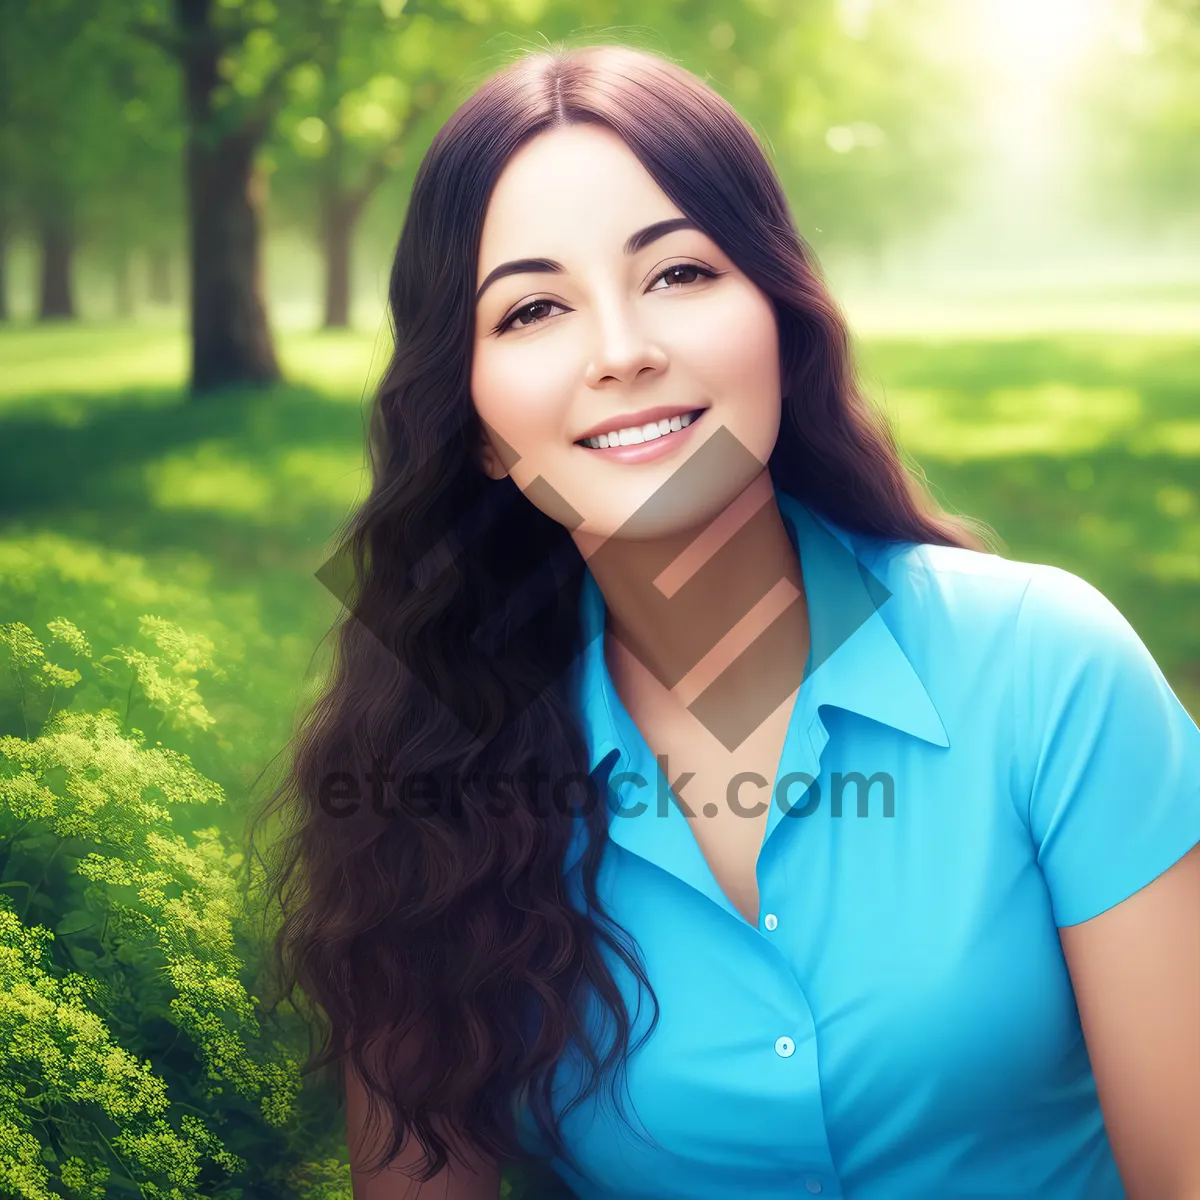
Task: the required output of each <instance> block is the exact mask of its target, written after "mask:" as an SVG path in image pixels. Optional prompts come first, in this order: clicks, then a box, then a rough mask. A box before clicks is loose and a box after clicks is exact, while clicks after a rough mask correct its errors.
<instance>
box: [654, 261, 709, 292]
mask: <svg viewBox="0 0 1200 1200" xmlns="http://www.w3.org/2000/svg"><path fill="white" fill-rule="evenodd" d="M677 271H682V272H683V273H684V275H686V274H687V273H688V272H689V271H694V272H695V273H696V274H697V275H699V276H701V277H702V278H704V279H715V278H716V277H717V273H716V272H715V271H710V270H708V268H707V267H700V266H697V265H696V264H695V263H674V264H673V265H672V266H669V267H667V268H666V270H664V271H661V272H659V274H657V275H656V276H655V277H654V282H655V283H657V282H658V281H659V280H660V279H666V280H667V282H668V284H670V283H671V282H672V279H671V277H672V276H674V280H673V282H674V285H675V286H676V287H682V286H683V285H684V284H686V283H694V282H695V280H694V279H680V278H678V276H677V275H676V272H677ZM650 290H651V291H654V290H655V289H654V288H651V289H650Z"/></svg>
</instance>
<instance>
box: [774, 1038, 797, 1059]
mask: <svg viewBox="0 0 1200 1200" xmlns="http://www.w3.org/2000/svg"><path fill="white" fill-rule="evenodd" d="M775 1053H776V1054H778V1055H779V1057H780V1058H791V1057H792V1055H793V1054H795V1053H796V1043H795V1042H793V1041H792V1039H791V1038H790V1037H781V1038H776V1039H775Z"/></svg>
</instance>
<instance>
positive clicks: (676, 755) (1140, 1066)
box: [280, 46, 1200, 1200]
mask: <svg viewBox="0 0 1200 1200" xmlns="http://www.w3.org/2000/svg"><path fill="white" fill-rule="evenodd" d="M390 305H391V313H392V317H393V320H394V324H395V332H396V349H395V354H394V357H393V359H392V361H391V364H390V366H389V369H388V371H387V373H386V375H385V377H384V380H383V382H382V384H381V386H380V389H379V395H378V400H377V404H376V406H375V409H374V414H373V424H372V437H371V448H372V462H373V468H374V483H373V488H372V491H371V494H370V496H369V497H368V499H367V500H366V502H365V503H364V504H363V506H362V508H361V510H360V511H358V513H357V514H356V516H355V518H354V521H353V525H352V527H351V528H350V530H349V532H348V533H347V535H346V539H345V543H344V547H345V550H346V552H347V554H348V555H349V556H350V557H351V560H352V562H353V567H354V579H355V586H354V588H353V591H352V595H351V596H349V597H348V598H347V605H348V607H349V609H350V612H351V615H352V618H353V619H348V620H346V621H345V623H344V624H343V625H342V626H341V629H340V640H339V643H338V655H337V660H336V663H335V667H334V672H333V677H332V680H331V682H330V685H329V687H328V690H327V691H326V692H325V694H324V695H323V696H322V697H321V699H320V701H319V702H318V703H317V704H316V706H315V708H314V710H313V712H312V713H311V714H310V716H309V718H308V720H307V722H306V723H305V725H304V727H303V729H302V731H301V735H300V742H299V749H298V753H297V755H296V758H295V765H294V774H293V777H292V778H291V780H290V781H289V787H288V788H287V789H285V794H286V795H288V796H289V797H290V798H291V801H292V803H293V805H294V813H295V816H296V819H297V822H298V824H297V825H296V827H295V829H294V830H293V832H292V834H291V836H290V837H289V838H288V839H287V840H286V841H284V842H282V843H280V846H281V853H282V855H283V863H284V864H285V867H286V874H287V875H294V877H295V878H296V879H297V880H298V881H300V882H301V883H302V885H303V886H302V887H300V888H296V889H292V890H291V891H290V893H289V896H288V897H285V899H287V900H288V902H289V903H290V907H291V911H290V913H289V914H288V920H287V923H286V924H285V926H284V928H283V932H282V936H281V947H282V949H283V951H284V953H285V955H286V957H287V959H288V961H289V962H290V963H291V964H292V965H293V966H294V970H295V974H296V978H297V979H298V980H299V981H300V983H301V984H302V985H303V988H304V990H305V991H306V993H307V994H308V995H310V996H311V997H313V999H315V1000H316V1001H317V1002H318V1004H319V1006H320V1008H321V1010H322V1011H323V1013H324V1014H326V1015H327V1017H328V1019H329V1024H330V1028H331V1034H330V1038H329V1041H328V1043H327V1049H326V1052H325V1054H324V1056H323V1058H322V1060H321V1061H323V1062H325V1063H328V1062H331V1061H335V1062H340V1063H342V1064H343V1065H344V1067H345V1077H346V1081H347V1100H348V1106H349V1107H348V1114H347V1119H348V1123H349V1128H348V1135H349V1138H350V1142H351V1156H352V1161H353V1163H354V1168H355V1182H356V1195H357V1196H360V1197H375V1198H383V1197H398V1196H402V1195H409V1196H411V1195H413V1194H420V1195H422V1196H432V1195H437V1196H458V1197H467V1196H471V1197H488V1198H489V1200H492V1198H494V1197H495V1196H497V1195H498V1194H499V1183H500V1170H501V1168H502V1167H503V1166H505V1165H506V1164H510V1163H514V1162H517V1161H527V1162H532V1161H540V1162H549V1163H550V1164H551V1166H552V1168H553V1170H554V1172H555V1173H556V1174H557V1175H558V1176H559V1177H561V1179H563V1180H565V1181H566V1182H567V1183H568V1184H569V1185H570V1186H571V1187H572V1188H573V1189H574V1190H575V1191H576V1193H577V1194H578V1195H579V1196H580V1197H582V1198H584V1200H601V1198H603V1200H616V1198H617V1197H681V1198H689V1200H695V1198H699V1197H729V1196H739V1197H740V1196H745V1197H762V1198H764V1200H765V1198H768V1197H769V1198H774V1197H785V1196H787V1197H795V1196H799V1195H810V1194H812V1195H815V1194H821V1195H823V1196H826V1197H830V1196H845V1197H847V1198H850V1200H898V1198H903V1197H918V1196H919V1197H930V1196H937V1197H966V1196H983V1195H988V1196H1024V1197H1028V1196H1039V1197H1041V1196H1047V1197H1056V1198H1063V1200H1068V1198H1070V1200H1084V1198H1086V1200H1105V1198H1109V1197H1119V1196H1123V1195H1126V1194H1128V1195H1132V1196H1135V1197H1148V1198H1149V1197H1155V1198H1163V1200H1166V1198H1167V1197H1178V1198H1179V1200H1183V1198H1184V1197H1195V1196H1200V1152H1198V1150H1197V1147H1200V1137H1196V1136H1195V1135H1196V1133H1197V1131H1198V1130H1200V1021H1197V1019H1196V1014H1197V1013H1198V1012H1200V861H1198V855H1200V849H1193V847H1196V844H1197V842H1200V791H1198V788H1200V730H1197V728H1196V726H1195V724H1194V723H1193V722H1192V720H1191V719H1190V718H1189V716H1188V715H1187V713H1186V712H1185V711H1184V709H1183V707H1182V706H1181V705H1180V703H1179V701H1178V700H1177V699H1176V698H1175V696H1174V694H1173V693H1172V691H1171V689H1170V687H1169V686H1168V685H1167V683H1166V681H1165V679H1164V678H1163V676H1162V674H1161V672H1160V671H1159V670H1158V668H1157V666H1156V665H1155V663H1154V661H1153V659H1152V658H1151V657H1150V655H1149V654H1148V652H1147V651H1146V649H1145V647H1144V646H1143V644H1142V643H1141V641H1140V640H1139V638H1138V637H1137V635H1136V634H1135V633H1134V631H1133V630H1132V629H1131V628H1130V626H1129V625H1128V624H1127V623H1126V621H1125V620H1124V619H1123V618H1122V617H1121V615H1120V614H1119V613H1118V612H1117V610H1116V609H1115V608H1114V607H1113V606H1112V605H1111V604H1110V603H1109V602H1108V601H1107V600H1106V599H1105V598H1104V597H1103V596H1102V595H1101V594H1100V593H1099V592H1097V591H1096V590H1095V589H1094V588H1092V587H1091V586H1090V585H1089V584H1087V583H1085V582H1084V581H1083V580H1082V579H1080V578H1078V577H1076V576H1074V575H1071V574H1069V573H1067V572H1065V571H1062V570H1059V569H1056V568H1054V567H1050V566H1044V565H1036V564H1029V563H1020V562H1013V561H1009V560H1007V559H1004V558H1002V557H999V556H997V555H996V554H994V553H990V552H988V550H987V546H986V544H985V543H984V542H983V540H982V539H981V537H980V536H979V535H978V533H977V532H976V531H975V530H976V527H975V526H974V525H973V523H971V522H968V521H966V520H963V519H955V518H952V517H950V516H947V515H945V514H943V513H941V512H939V511H938V510H937V508H936V507H935V506H934V505H933V504H932V503H931V502H930V500H929V498H928V497H927V495H926V494H925V493H924V491H923V489H922V488H921V487H920V486H919V485H918V483H917V482H916V481H915V480H914V479H913V478H912V477H911V476H910V475H909V474H908V473H907V471H906V470H905V469H904V467H903V466H902V464H901V462H900V459H899V457H898V453H897V450H896V448H895V446H894V444H893V442H892V440H891V438H890V436H889V434H888V432H887V429H886V426H885V424H884V423H883V422H882V421H881V419H880V418H879V417H877V416H876V415H875V413H874V411H873V410H872V408H871V407H870V405H869V404H868V403H867V401H866V400H865V399H864V398H863V396H862V394H861V393H860V391H859V390H858V386H857V384H856V381H855V378H854V372H853V367H852V362H851V355H850V348H849V341H848V336H847V332H846V327H845V325H844V322H843V320H842V318H841V316H840V314H839V312H838V310H837V308H836V306H835V304H834V303H833V301H832V300H831V299H830V297H829V295H828V293H827V291H826V289H825V287H824V285H823V283H822V281H821V278H820V276H819V274H818V269H817V267H816V266H815V264H814V262H813V260H812V257H811V254H810V252H809V250H808V248H807V246H806V245H805V243H804V242H803V240H802V239H801V237H800V236H799V234H798V233H797V232H796V230H795V228H794V225H793V223H792V220H791V217H790V215H789V212H788V209H787V206H786V202H785V199H784V197H783V194H782V192H781V190H780V187H779V184H778V182H777V180H776V178H775V176H774V174H773V173H772V170H771V168H770V167H769V165H768V163H767V160H766V159H765V157H764V155H763V152H762V150H761V149H760V147H759V145H758V143H757V142H756V140H755V138H754V136H753V135H752V133H751V132H750V131H749V130H748V128H747V127H746V125H745V124H744V123H743V122H742V121H741V120H740V119H739V118H738V117H737V116H736V114H735V113H734V112H733V110H732V109H731V108H730V107H729V106H728V105H727V104H726V103H725V102H724V101H723V100H722V99H720V98H719V97H718V96H717V95H716V94H715V93H714V92H712V91H711V90H709V89H708V88H707V87H706V86H705V85H704V84H702V83H701V82H700V81H699V80H697V79H696V78H695V77H694V76H692V75H690V74H689V73H687V72H686V71H684V70H682V69H681V68H679V67H677V66H675V65H674V64H672V63H670V62H667V61H664V60H662V59H660V58H657V57H655V56H652V55H648V54H646V53H643V52H641V51H636V50H632V49H628V48H624V47H617V46H591V47H584V48H581V49H574V50H570V51H564V50H555V51H549V52H539V53H534V54H529V55H527V56H526V57H524V58H522V59H520V60H519V61H517V62H515V63H513V64H511V65H510V66H508V67H507V68H506V69H504V70H502V71H500V72H499V73H497V74H496V75H495V76H493V77H492V78H491V79H489V80H488V81H486V82H485V84H484V85H483V86H482V87H481V88H480V89H479V90H478V91H477V92H476V93H475V94H474V95H473V96H471V97H470V98H469V99H468V100H467V101H466V102H465V103H464V104H462V106H461V107H460V108H459V109H458V110H457V111H456V112H455V113H454V115H453V116H452V117H451V118H450V120H449V121H448V122H447V123H446V125H445V126H444V127H443V128H442V129H441V130H440V132H439V133H438V135H437V137H436V138H435V139H434V142H433V144H432V146H431V147H430V150H429V152H428V154H427V155H426V157H425V160H424V162H423V163H422V165H421V168H420V171H419V173H418V175H417V178H416V181H415V184H414V188H413V193H412V198H411V203H410V207H409V211H408V214H407V217H406V220H405V224H404V229H403V233H402V236H401V238H400V243H399V247H398V250H397V253H396V259H395V265H394V268H393V271H392V277H391V286H390ZM847 789H850V790H849V791H847ZM601 801H602V802H601ZM785 817H787V818H789V819H786V820H785V819H784V818H785ZM1084 1035H1086V1041H1085V1036H1084ZM368 1131H370V1132H368ZM385 1163H387V1164H390V1165H389V1166H388V1168H387V1169H386V1170H383V1171H380V1172H378V1173H375V1172H374V1170H373V1168H378V1167H380V1166H382V1165H383V1164H385ZM422 1168H423V1169H422ZM405 1171H408V1172H409V1173H410V1174H409V1175H405V1174H404V1172H405ZM410 1176H411V1178H412V1179H420V1180H422V1181H424V1182H423V1185H422V1186H418V1185H417V1184H416V1183H410V1182H409V1179H410ZM1126 1189H1128V1191H1126ZM1189 1189H1191V1190H1189Z"/></svg>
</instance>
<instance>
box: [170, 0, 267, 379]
mask: <svg viewBox="0 0 1200 1200" xmlns="http://www.w3.org/2000/svg"><path fill="white" fill-rule="evenodd" d="M174 9H175V18H176V21H177V23H178V29H179V33H180V35H181V46H182V49H181V52H180V62H181V64H182V66H183V90H184V102H185V105H186V111H187V143H186V148H185V151H184V162H185V168H184V169H185V184H186V190H187V200H188V217H189V220H188V225H189V247H188V250H189V257H190V266H191V281H190V293H191V310H192V311H191V322H192V379H191V391H192V393H193V395H198V394H200V393H203V392H207V391H212V390H214V389H216V388H221V387H227V386H237V385H239V384H241V385H245V384H266V383H271V382H273V381H274V380H276V379H278V378H279V365H278V363H277V362H276V360H275V348H274V346H273V345H272V343H271V331H270V328H269V326H268V324H267V312H266V306H265V304H264V302H263V295H262V261H261V255H262V244H261V241H262V239H261V235H260V228H259V221H260V210H261V208H262V204H263V200H264V198H265V185H264V182H263V180H262V179H261V177H259V176H256V173H255V165H254V158H255V152H256V151H257V149H258V146H259V143H260V142H261V141H262V138H263V136H264V135H265V133H266V130H267V127H268V125H269V119H270V115H271V113H270V111H269V110H268V109H266V108H264V109H262V111H260V112H258V113H257V114H255V115H254V116H253V117H252V118H248V119H247V121H246V122H245V123H244V124H242V125H241V126H239V127H237V128H233V129H228V128H225V129H222V119H221V117H220V115H219V114H217V113H215V112H214V111H213V93H214V92H215V91H216V90H217V88H218V87H219V86H220V85H221V73H220V59H221V55H222V53H223V51H224V48H225V45H226V43H225V42H224V41H223V40H222V37H221V36H220V34H219V33H218V31H217V30H216V29H215V28H214V25H213V0H175V4H174Z"/></svg>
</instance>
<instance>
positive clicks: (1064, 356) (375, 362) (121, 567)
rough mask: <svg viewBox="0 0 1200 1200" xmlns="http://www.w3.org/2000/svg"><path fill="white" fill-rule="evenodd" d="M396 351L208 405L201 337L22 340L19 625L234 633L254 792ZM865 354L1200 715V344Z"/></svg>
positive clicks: (1155, 341)
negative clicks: (83, 619) (140, 625)
mask: <svg viewBox="0 0 1200 1200" xmlns="http://www.w3.org/2000/svg"><path fill="white" fill-rule="evenodd" d="M388 349H389V347H388V346H387V345H386V336H384V335H380V336H379V337H376V336H373V335H371V334H364V333H339V334H332V335H330V334H299V333H289V334H284V335H283V336H282V337H281V340H280V346H279V351H280V358H281V361H282V363H283V365H284V367H285V370H286V371H287V373H288V376H289V379H290V380H291V382H289V383H287V384H281V385H279V386H278V387H275V388H273V389H269V390H266V391H260V392H250V393H245V394H233V395H227V396H224V397H222V398H220V399H213V400H208V401H205V402H203V403H194V404H193V403H186V402H185V401H184V399H183V396H182V392H181V388H180V382H181V380H182V379H183V377H184V374H185V371H186V346H185V342H184V339H183V336H182V334H181V333H180V331H179V330H177V329H174V328H170V327H161V328H154V327H144V326H136V325H117V324H109V325H94V326H81V327H78V328H68V327H50V328H46V329H38V328H36V327H28V326H27V327H18V328H15V329H9V330H5V331H0V362H2V363H3V364H4V370H3V371H2V372H0V437H2V440H3V446H4V473H3V475H2V477H0V601H3V604H4V607H5V609H6V610H7V611H6V612H5V616H4V619H6V620H11V619H22V620H26V621H27V622H28V623H29V624H31V625H34V627H35V628H37V623H38V622H41V623H42V625H43V626H44V622H45V621H46V620H49V619H51V618H52V617H54V616H57V615H65V616H74V615H75V613H76V612H79V613H82V614H83V615H87V614H88V613H91V615H92V618H93V620H95V621H99V622H101V623H104V622H108V624H109V625H111V627H112V629H113V631H114V636H116V635H118V634H124V633H127V631H128V629H129V628H132V627H135V626H136V619H137V616H138V614H139V613H140V612H144V611H153V612H156V613H157V614H158V615H162V616H166V617H170V618H172V619H177V620H179V621H180V622H181V623H183V624H187V623H189V622H190V623H191V624H192V625H193V626H196V627H198V628H199V629H200V631H203V632H210V635H211V636H213V637H214V640H216V641H217V645H218V647H219V648H220V649H221V650H223V651H224V652H225V653H226V655H227V656H228V657H229V658H230V659H231V660H232V661H231V663H230V674H229V677H228V679H227V680H226V681H225V682H224V684H223V685H222V687H221V689H220V690H218V691H214V692H213V700H212V702H211V704H210V707H214V711H215V712H216V713H217V714H218V715H219V716H220V717H221V718H222V719H221V721H220V723H219V727H220V728H222V729H223V732H222V734H221V737H220V743H221V744H220V746H219V755H217V757H215V758H214V760H213V761H212V762H211V763H208V764H206V766H207V769H209V770H210V771H211V772H212V773H213V774H214V776H215V777H217V778H218V779H220V780H221V781H222V782H225V783H227V784H232V785H235V786H236V785H240V784H244V783H246V782H248V781H249V780H250V779H252V778H253V776H254V775H255V774H256V773H257V772H258V770H260V769H261V768H262V767H263V766H264V765H265V764H266V763H267V762H268V760H269V759H270V758H271V757H272V755H274V754H276V753H277V751H279V750H280V749H281V748H282V746H283V745H284V744H285V742H286V739H287V736H288V734H289V732H290V728H291V721H292V716H293V712H294V709H295V706H296V704H297V703H298V702H299V701H300V700H301V699H302V698H303V697H304V695H305V694H306V689H311V688H312V687H313V686H315V685H314V682H313V678H312V677H311V676H310V675H308V674H307V672H308V669H309V665H310V659H311V656H312V654H313V651H314V649H315V648H316V647H317V645H318V643H319V642H320V640H321V638H322V636H323V635H324V633H325V632H326V631H327V630H328V628H329V626H330V624H331V623H332V622H333V620H334V619H335V618H336V616H337V613H338V610H339V605H338V602H337V601H336V599H335V598H334V597H332V596H331V595H330V594H329V593H328V591H326V589H325V588H324V587H323V586H322V585H321V583H319V582H318V580H317V579H316V577H315V572H316V570H317V569H318V567H319V566H320V565H321V564H322V563H323V562H324V561H325V558H326V557H327V554H328V550H329V542H330V538H331V535H332V534H333V533H334V532H335V530H336V529H337V527H338V525H339V523H340V522H341V520H342V519H343V518H344V517H345V516H346V515H347V514H348V513H349V511H350V510H351V508H352V506H353V505H354V503H355V501H356V499H357V498H358V497H360V496H361V495H362V494H363V493H364V491H365V487H366V482H367V481H366V476H365V474H364V470H363V468H364V451H363V440H364V439H363V429H364V420H365V413H366V406H367V401H368V397H369V385H370V383H371V381H372V380H373V379H374V378H375V377H376V375H377V373H378V371H379V370H380V369H381V368H382V366H383V363H384V361H385V358H386V354H387V351H388ZM860 351H861V361H862V366H863V376H864V380H865V383H866V386H867V387H868V390H869V391H870V393H871V394H872V396H873V397H875V399H876V400H877V401H878V402H879V403H880V404H881V405H882V406H883V407H884V408H885V409H886V411H887V412H888V413H889V415H890V416H891V417H892V419H893V420H894V423H895V426H896V428H897V431H898V433H899V435H900V439H901V443H902V445H903V447H904V449H905V451H906V453H907V454H908V456H909V457H910V459H911V460H912V461H913V463H914V465H915V466H916V467H917V468H918V469H919V470H920V471H921V472H923V473H924V475H925V476H926V478H927V480H928V481H929V483H930V485H931V487H932V489H933V491H934V494H935V495H936V496H937V498H938V500H939V502H941V503H942V504H943V505H944V506H945V507H947V508H949V509H950V510H952V511H956V512H964V513H970V514H972V515H975V516H978V517H980V518H982V519H983V520H985V521H987V522H988V523H989V524H990V525H991V526H992V527H993V528H994V529H995V530H996V531H997V532H998V533H999V534H1000V536H1001V537H1002V538H1003V540H1004V547H1003V550H1004V552H1005V553H1006V554H1007V555H1008V556H1009V557H1013V558H1019V559H1026V560H1031V561H1039V562H1052V563H1055V564H1057V565H1059V566H1062V567H1065V568H1066V569H1068V570H1070V571H1073V572H1075V573H1076V574H1079V575H1081V576H1083V577H1084V578H1085V579H1088V580H1089V581H1090V582H1092V583H1093V584H1095V585H1096V586H1097V587H1099V588H1100V589H1101V591H1103V592H1104V593H1105V594H1106V595H1107V596H1109V598H1110V599H1112V600H1113V602H1114V603H1115V604H1116V605H1117V606H1118V607H1119V608H1120V609H1121V610H1122V612H1124V613H1125V615H1126V616H1127V617H1128V618H1129V620H1130V621H1131V622H1132V624H1133V625H1134V627H1135V628H1136V629H1137V630H1138V632H1139V633H1140V634H1141V636H1142V638H1143V640H1144V641H1145V642H1146V643H1147V645H1148V646H1149V647H1150V649H1151V651H1152V653H1153V654H1154V655H1155V657H1156V658H1157V659H1158V661H1159V663H1160V665H1161V666H1162V668H1163V670H1164V672H1165V673H1166V674H1167V676H1168V678H1169V679H1170V680H1171V683H1172V685H1173V687H1174V688H1175V690H1176V692H1177V693H1178V694H1179V696H1180V698H1181V699H1182V700H1183V701H1184V703H1185V704H1187V705H1188V706H1189V708H1190V711H1191V712H1192V714H1193V715H1194V716H1196V715H1200V603H1197V600H1198V599H1200V402H1198V400H1200V347H1198V346H1197V344H1196V342H1195V339H1187V338H1184V337H1166V336H1157V337H1151V336H1145V335H1128V336H1117V335H1112V334H1091V335H1086V334H1080V335H1068V334H1061V335H1057V334H1056V335H1054V336H1047V337H1041V338H1030V337H991V338H977V337H958V338H953V339H936V338H922V339H913V338H908V339H891V340H885V339H872V340H866V341H863V342H862V343H861V345H860ZM31 581H32V582H31ZM35 585H36V586H35ZM72 605H73V606H75V611H74V612H72V611H69V610H68V607H67V606H72Z"/></svg>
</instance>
